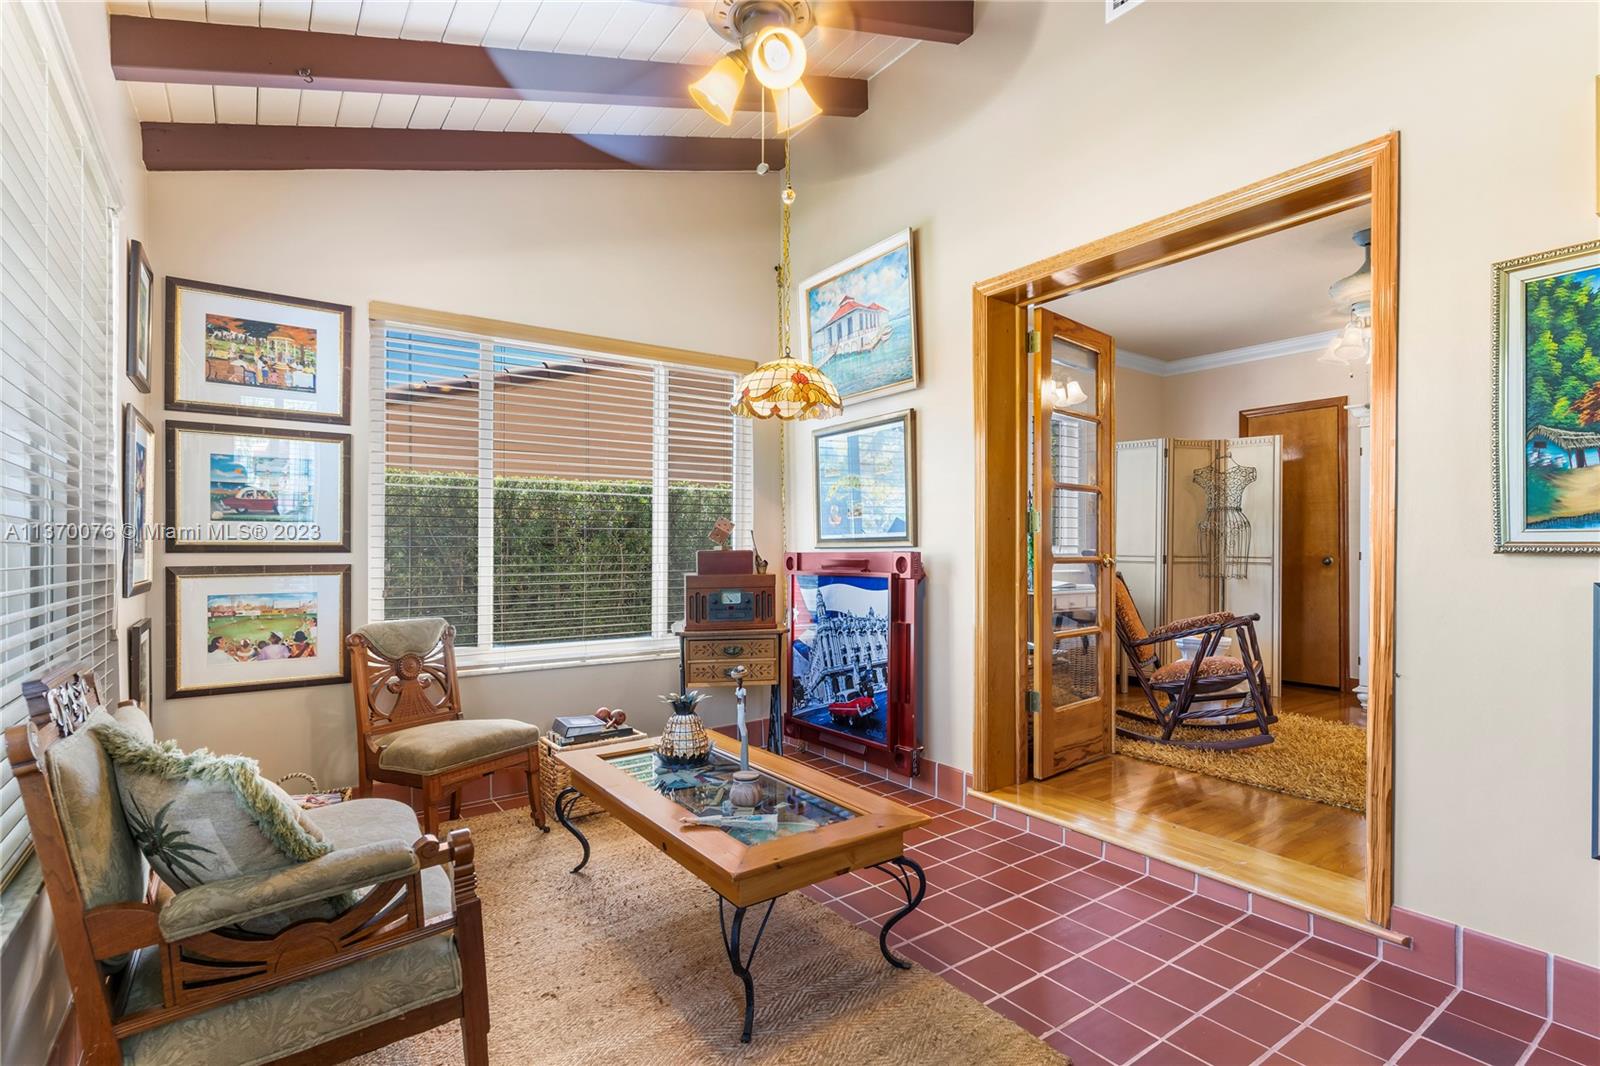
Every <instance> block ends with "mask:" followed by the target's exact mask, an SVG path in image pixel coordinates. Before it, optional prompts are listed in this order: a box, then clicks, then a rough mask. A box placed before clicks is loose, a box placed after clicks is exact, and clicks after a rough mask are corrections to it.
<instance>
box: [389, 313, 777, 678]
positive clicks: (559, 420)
mask: <svg viewBox="0 0 1600 1066" xmlns="http://www.w3.org/2000/svg"><path fill="white" fill-rule="evenodd" d="M372 353H373V356H372V358H373V371H372V376H371V381H372V427H373V463H372V482H371V487H370V501H371V530H372V535H371V542H370V543H371V553H372V554H371V560H370V565H369V567H368V572H369V574H370V575H371V583H372V588H371V608H372V609H371V614H372V616H373V617H374V618H404V617H415V616H420V615H441V616H443V617H445V618H447V619H449V620H450V622H452V623H453V624H454V625H455V627H456V646H457V648H458V649H459V650H460V651H461V653H462V659H463V661H464V662H469V663H470V662H486V663H493V662H499V661H505V662H519V661H539V660H561V661H593V660H600V659H606V658H618V657H626V656H628V655H635V654H647V653H651V652H658V651H661V650H664V649H665V648H666V647H669V646H670V645H669V644H668V643H667V642H668V640H669V639H670V636H671V631H670V627H671V625H672V623H673V622H675V621H677V620H679V619H681V618H682V617H683V575H684V574H686V573H692V572H693V571H694V568H695V552H696V551H697V550H698V549H701V548H709V547H712V546H713V545H712V544H711V542H710V541H709V540H707V533H709V531H710V529H711V527H712V525H713V523H715V522H716V520H717V519H718V518H723V517H727V518H730V519H731V520H732V521H733V523H734V526H735V529H736V531H737V540H738V542H739V543H740V544H748V538H749V536H750V514H751V491H752V490H751V456H750V446H751V441H750V428H749V423H748V422H746V421H744V420H743V419H736V418H734V417H733V416H732V415H731V414H730V413H729V411H728V400H729V397H730V396H731V395H732V393H733V385H734V380H735V375H734V374H733V373H731V372H729V371H725V370H717V369H709V368H705V367H699V366H690V365H685V364H677V363H666V362H656V361H652V360H648V359H640V358H634V357H630V356H622V355H614V354H610V353H607V352H600V351H574V350H555V349H550V348H543V347H537V346H533V345H530V344H528V343H527V342H525V341H514V340H507V339H504V338H497V337H488V336H477V335H471V334H465V333H453V332H449V331H445V330H439V329H434V328H421V327H413V326H409V325H406V324H404V323H397V322H382V321H374V322H373V334H372Z"/></svg>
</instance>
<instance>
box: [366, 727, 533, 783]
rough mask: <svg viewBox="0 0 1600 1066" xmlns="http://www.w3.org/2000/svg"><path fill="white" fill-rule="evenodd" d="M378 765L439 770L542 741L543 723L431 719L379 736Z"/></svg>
mask: <svg viewBox="0 0 1600 1066" xmlns="http://www.w3.org/2000/svg"><path fill="white" fill-rule="evenodd" d="M376 741H377V743H378V744H379V745H380V746H381V747H382V751H381V752H379V754H378V765H379V766H380V767H382V768H383V769H385V770H396V771H399V772H400V773H405V774H422V775H429V774H437V773H441V772H443V771H445V770H449V769H452V768H453V767H457V766H465V765H466V764H468V763H474V762H481V761H482V760H484V759H489V758H492V757H494V756H496V755H503V754H505V753H506V752H510V751H516V750H517V749H518V748H528V747H532V746H533V745H534V744H537V743H539V727H538V726H534V725H530V724H528V723H527V722H518V721H516V720H515V719H511V718H462V719H458V720H455V721H450V722H429V723H427V724H426V725H416V726H411V727H410V728H408V729H399V730H395V731H394V732H391V733H383V734H380V735H379V736H378V737H377V738H376Z"/></svg>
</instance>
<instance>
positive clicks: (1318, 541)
mask: <svg viewBox="0 0 1600 1066" xmlns="http://www.w3.org/2000/svg"><path fill="white" fill-rule="evenodd" d="M1345 421H1346V415H1345V397H1343V396H1338V397H1331V398H1329V399H1325V400H1308V401H1306V402H1304V403H1294V404H1283V405H1281V406H1277V407H1261V408H1256V409H1254V410H1249V411H1240V412H1239V434H1240V435H1241V436H1246V437H1253V436H1267V435H1276V436H1278V437H1281V438H1282V441H1283V444H1282V456H1283V527H1282V537H1283V621H1282V640H1283V652H1282V657H1281V662H1282V666H1281V669H1282V671H1283V680H1284V681H1286V682H1290V683H1293V684H1301V685H1319V686H1322V687H1325V688H1333V689H1339V688H1343V687H1344V685H1345V675H1346V670H1345V664H1346V662H1347V661H1348V658H1349V656H1348V648H1349V639H1350V637H1349V618H1350V577H1349V539H1350V534H1349V519H1348V517H1347V516H1348V513H1349V512H1348V494H1349V469H1350V460H1349V445H1348V444H1347V442H1346V435H1345Z"/></svg>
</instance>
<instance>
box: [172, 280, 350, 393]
mask: <svg viewBox="0 0 1600 1066" xmlns="http://www.w3.org/2000/svg"><path fill="white" fill-rule="evenodd" d="M167 410H169V411H199V412H205V413H208V414H227V415H252V416H256V417H260V418H293V419H297V420H301V421H308V422H338V423H342V424H346V425H348V424H349V422H350V308H349V306H348V305H345V304H332V303H324V302H322V301H321V300H310V299H306V298H304V297H299V296H278V295H276V294H274V293H269V292H257V291H255V290H254V289H236V288H232V287H231V286H227V285H211V284H206V283H204V282H199V281H186V280H184V279H183V278H168V279H167Z"/></svg>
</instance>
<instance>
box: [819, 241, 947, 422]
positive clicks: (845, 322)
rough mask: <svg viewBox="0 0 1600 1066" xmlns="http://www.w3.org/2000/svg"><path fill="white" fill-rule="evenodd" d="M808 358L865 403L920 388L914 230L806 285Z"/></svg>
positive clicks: (843, 392)
mask: <svg viewBox="0 0 1600 1066" xmlns="http://www.w3.org/2000/svg"><path fill="white" fill-rule="evenodd" d="M800 294H801V295H800V299H801V301H802V307H801V313H802V314H803V315H804V316H805V326H806V328H805V338H806V354H807V358H808V359H809V361H810V362H812V363H814V364H815V365H816V366H817V367H818V368H820V369H822V370H824V371H826V372H827V374H828V377H829V378H831V379H832V380H833V383H834V384H835V385H837V386H838V387H839V397H840V399H844V400H849V399H860V398H862V397H865V396H875V395H881V394H884V393H890V392H900V391H901V390H904V389H914V388H916V387H917V383H918V381H919V378H918V363H917V284H916V271H915V263H914V261H913V257H912V249H911V231H910V230H909V229H906V230H901V231H900V232H899V233H896V234H895V235H894V236H892V237H887V238H885V239H884V240H881V241H879V242H878V243H877V244H874V245H873V246H872V247H871V248H867V249H864V250H863V251H860V252H857V253H856V254H855V255H853V256H851V257H850V258H849V259H846V260H845V261H844V262H842V263H835V264H834V265H833V266H831V267H829V268H828V269H827V270H824V271H822V272H821V273H820V274H814V275H812V276H811V277H809V278H807V279H806V280H805V282H804V284H802V285H801V286H800Z"/></svg>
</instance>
